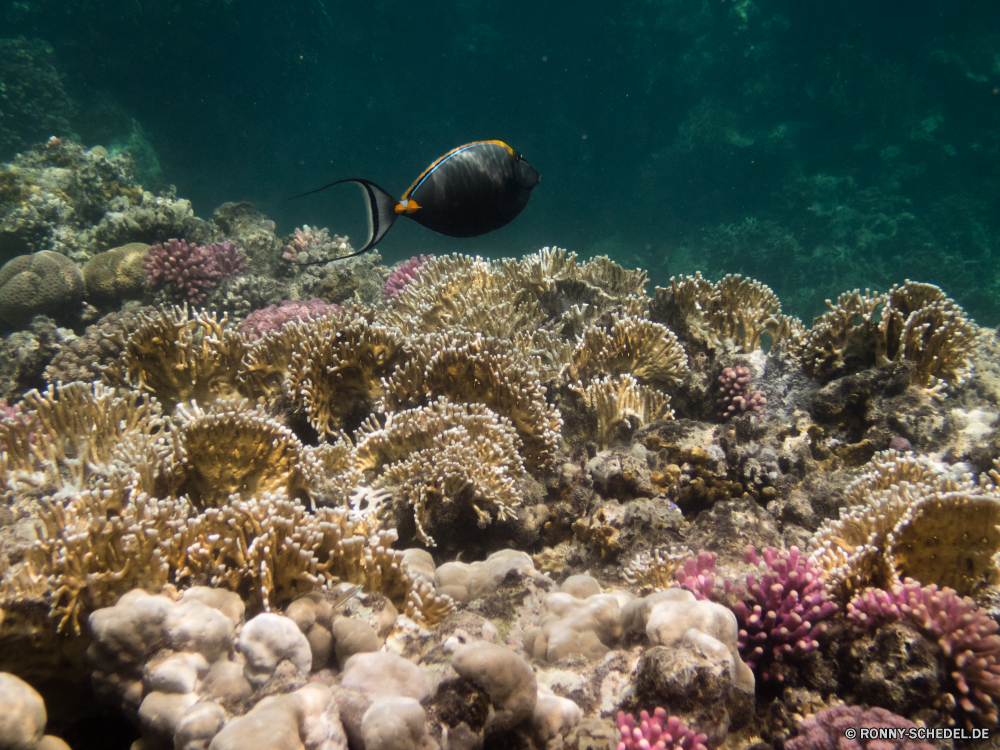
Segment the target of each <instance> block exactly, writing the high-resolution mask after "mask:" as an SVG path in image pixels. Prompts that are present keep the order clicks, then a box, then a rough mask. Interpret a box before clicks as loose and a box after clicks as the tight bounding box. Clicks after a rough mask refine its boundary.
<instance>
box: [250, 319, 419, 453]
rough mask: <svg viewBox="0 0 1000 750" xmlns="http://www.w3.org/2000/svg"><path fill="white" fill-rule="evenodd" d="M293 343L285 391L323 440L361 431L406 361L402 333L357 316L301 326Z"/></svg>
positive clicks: (290, 335) (291, 334)
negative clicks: (342, 432)
mask: <svg viewBox="0 0 1000 750" xmlns="http://www.w3.org/2000/svg"><path fill="white" fill-rule="evenodd" d="M288 338H289V339H290V340H294V342H295V343H294V348H293V349H292V350H291V357H290V358H289V361H288V369H287V374H286V376H285V378H286V382H285V391H286V392H287V393H288V394H289V395H290V397H291V399H292V403H293V405H294V407H295V408H296V409H298V410H300V411H302V412H304V413H305V415H306V418H307V419H308V420H309V424H310V425H312V427H313V429H315V430H316V431H317V432H318V433H320V434H321V435H328V434H332V433H334V432H336V431H338V430H341V429H344V428H348V429H350V428H353V427H355V426H357V425H358V424H359V423H360V422H361V421H362V420H363V419H364V416H365V415H367V414H368V413H369V412H370V411H371V407H372V405H373V403H374V401H375V400H376V398H377V397H378V395H380V392H381V388H380V381H381V380H382V378H385V377H387V376H389V374H390V373H392V372H393V370H394V369H395V368H396V367H397V365H399V364H401V363H402V362H404V361H405V356H406V353H405V351H404V349H403V340H402V337H401V336H400V335H399V333H398V332H396V331H394V330H392V329H390V328H386V327H384V326H380V325H372V324H371V322H370V320H369V318H367V317H364V316H362V315H357V314H355V315H353V316H346V315H343V316H336V317H330V316H327V317H325V318H321V319H320V320H318V321H314V322H309V323H303V324H300V325H299V326H298V327H295V328H294V330H292V331H290V332H289V337H288ZM275 341H276V340H275ZM268 345H269V344H265V346H268ZM275 358H277V357H275Z"/></svg>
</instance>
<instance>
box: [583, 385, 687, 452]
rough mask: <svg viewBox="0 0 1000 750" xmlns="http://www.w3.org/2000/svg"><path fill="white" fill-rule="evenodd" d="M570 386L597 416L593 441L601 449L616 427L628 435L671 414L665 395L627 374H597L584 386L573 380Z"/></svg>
mask: <svg viewBox="0 0 1000 750" xmlns="http://www.w3.org/2000/svg"><path fill="white" fill-rule="evenodd" d="M570 388H571V390H573V391H575V392H576V393H579V394H580V395H581V396H582V397H583V402H584V404H585V405H586V406H587V408H589V409H590V410H591V411H592V412H593V413H594V415H595V417H596V418H597V443H598V445H599V446H600V448H601V450H607V448H608V447H609V446H610V445H611V443H612V442H613V440H614V438H615V434H616V433H618V432H619V431H621V432H622V433H626V434H628V435H631V434H632V433H633V432H635V430H637V429H638V428H639V427H641V426H643V425H647V424H649V423H650V422H655V421H656V420H657V419H673V417H674V412H673V409H671V408H670V397H669V396H667V395H666V394H664V393H660V392H659V391H656V390H654V389H652V388H648V387H647V386H644V385H639V382H638V381H637V380H636V379H635V378H633V377H632V376H631V375H619V376H618V377H612V376H608V377H604V378H598V379H597V380H594V381H592V382H591V383H590V384H589V385H587V386H586V387H584V385H583V384H582V383H580V382H577V383H576V384H575V385H572V386H570Z"/></svg>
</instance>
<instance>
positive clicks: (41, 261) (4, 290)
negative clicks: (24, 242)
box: [0, 250, 84, 326]
mask: <svg viewBox="0 0 1000 750" xmlns="http://www.w3.org/2000/svg"><path fill="white" fill-rule="evenodd" d="M83 292H84V281H83V274H82V273H81V272H80V269H79V268H77V266H76V264H75V263H74V262H73V261H71V260H70V259H69V258H67V257H66V256H65V255H60V254H59V253H54V252H52V251H51V250H42V251H41V252H38V253H35V254H34V255H19V256H18V257H16V258H13V259H12V260H9V261H8V262H7V263H6V264H5V265H4V266H3V268H0V318H2V319H3V320H4V322H6V323H9V324H10V325H14V326H20V325H24V324H26V323H27V322H28V321H30V320H31V319H32V317H34V316H35V315H38V314H39V313H53V314H55V313H58V312H62V311H65V310H68V309H73V308H74V307H75V306H76V305H78V304H79V303H80V301H81V300H83Z"/></svg>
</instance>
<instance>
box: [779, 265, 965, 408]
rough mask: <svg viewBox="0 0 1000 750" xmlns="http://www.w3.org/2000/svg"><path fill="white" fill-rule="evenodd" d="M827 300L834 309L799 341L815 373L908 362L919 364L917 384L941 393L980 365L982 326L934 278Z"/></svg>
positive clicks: (798, 352)
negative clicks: (978, 348)
mask: <svg viewBox="0 0 1000 750" xmlns="http://www.w3.org/2000/svg"><path fill="white" fill-rule="evenodd" d="M826 304H827V307H829V308H830V309H829V311H828V312H826V313H824V314H823V315H821V316H820V317H818V318H816V319H815V320H814V321H813V325H812V328H810V329H809V330H808V331H804V332H801V333H799V334H797V335H796V337H795V341H794V342H793V345H792V350H793V351H794V352H795V353H796V355H797V356H798V357H799V360H800V361H801V362H802V367H803V369H804V370H805V371H806V373H807V374H809V375H812V376H813V377H818V378H823V379H826V378H830V377H833V376H836V375H839V374H843V373H844V372H845V371H851V370H853V369H854V368H856V367H858V365H861V366H868V367H870V366H872V365H874V366H881V365H884V364H887V363H889V362H901V361H908V362H913V363H914V364H915V365H916V366H915V368H914V370H913V375H912V376H911V383H912V384H913V385H915V386H917V387H919V388H923V389H925V390H927V391H928V392H929V393H931V394H933V395H936V396H941V395H942V392H943V391H944V389H945V388H947V387H949V386H954V385H958V384H960V383H963V382H965V380H966V379H967V378H968V377H969V374H970V373H971V371H972V361H973V356H974V353H975V347H976V345H977V341H978V337H979V329H978V328H977V326H976V325H975V323H973V322H972V321H971V320H969V318H968V316H967V315H966V314H965V311H964V310H963V309H962V308H961V307H960V306H959V305H958V304H957V303H956V302H955V301H954V300H952V299H949V298H948V297H947V295H945V293H944V292H943V291H942V290H941V289H940V288H939V287H936V286H934V285H933V284H921V283H918V282H914V281H910V280H907V281H905V282H904V283H903V284H902V285H899V284H897V285H895V286H894V287H893V288H892V289H891V290H890V291H889V292H888V293H886V294H873V293H872V292H870V291H868V290H867V289H866V290H865V292H864V294H862V293H861V292H860V291H859V290H854V291H853V292H849V293H846V294H842V295H840V297H838V298H837V302H836V304H834V303H832V302H830V300H827V302H826ZM876 314H878V320H877V321H876V319H875V316H876Z"/></svg>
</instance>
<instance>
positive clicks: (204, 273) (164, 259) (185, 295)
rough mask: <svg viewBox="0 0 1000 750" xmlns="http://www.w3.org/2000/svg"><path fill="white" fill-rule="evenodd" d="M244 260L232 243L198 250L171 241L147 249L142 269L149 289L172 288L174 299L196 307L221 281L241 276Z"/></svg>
mask: <svg viewBox="0 0 1000 750" xmlns="http://www.w3.org/2000/svg"><path fill="white" fill-rule="evenodd" d="M246 260H247V257H246V255H244V254H243V252H242V251H240V250H239V249H238V248H237V247H236V245H234V244H233V243H232V242H222V243H216V244H212V245H205V246H204V247H199V246H197V245H194V244H190V243H188V242H185V241H184V240H176V239H174V240H167V242H165V243H162V244H159V245H153V247H151V248H149V251H148V252H147V253H146V257H145V258H144V259H143V262H142V268H143V271H144V272H145V274H146V284H148V285H149V286H160V285H162V284H172V285H173V287H174V295H175V296H176V297H177V299H179V300H187V301H188V302H191V303H198V302H201V301H202V300H203V299H205V295H206V293H207V292H208V290H209V289H214V288H215V287H216V286H217V285H218V283H219V281H221V280H222V279H231V278H235V277H236V276H241V275H242V274H243V272H244V271H245V270H246Z"/></svg>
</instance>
